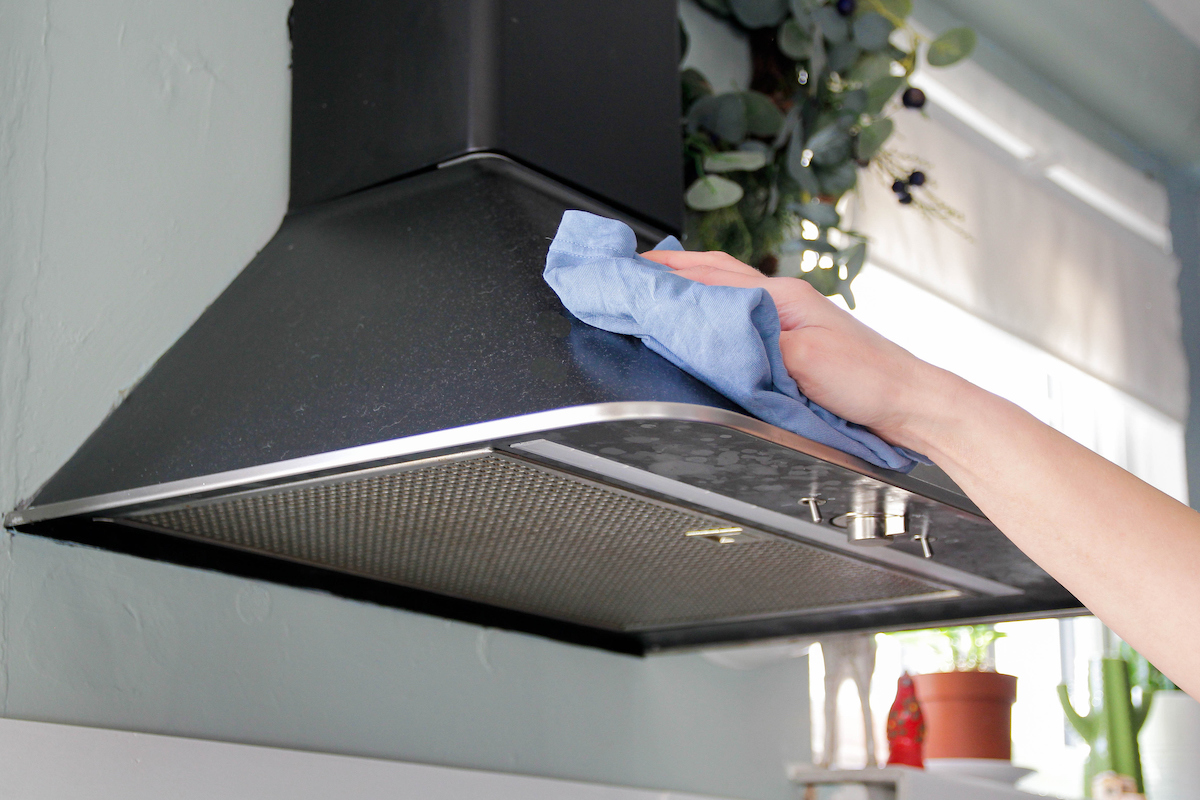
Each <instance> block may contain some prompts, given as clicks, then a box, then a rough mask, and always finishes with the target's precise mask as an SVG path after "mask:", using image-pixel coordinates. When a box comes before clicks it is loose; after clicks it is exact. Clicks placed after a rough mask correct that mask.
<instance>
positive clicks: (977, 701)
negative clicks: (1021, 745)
mask: <svg viewBox="0 0 1200 800" xmlns="http://www.w3.org/2000/svg"><path fill="white" fill-rule="evenodd" d="M938 634H939V635H940V637H941V640H942V643H943V644H942V647H943V649H944V650H946V651H948V652H949V656H950V659H949V660H950V670H949V671H947V672H936V673H932V674H925V675H914V676H913V682H914V684H915V686H916V691H917V702H919V703H920V704H921V710H922V712H923V713H924V716H925V747H924V754H925V759H926V760H931V759H939V758H954V759H961V758H970V759H980V758H982V759H997V760H1001V761H1009V760H1011V759H1012V704H1013V701H1015V700H1016V699H1017V678H1016V676H1014V675H1004V674H1001V673H999V672H996V668H995V663H994V658H993V656H992V644H993V642H995V641H996V640H997V639H999V638H1001V637H1002V636H1004V634H1003V633H1000V632H999V631H997V630H996V629H995V628H993V627H992V626H991V625H967V626H961V627H956V628H942V629H941V630H939V631H938Z"/></svg>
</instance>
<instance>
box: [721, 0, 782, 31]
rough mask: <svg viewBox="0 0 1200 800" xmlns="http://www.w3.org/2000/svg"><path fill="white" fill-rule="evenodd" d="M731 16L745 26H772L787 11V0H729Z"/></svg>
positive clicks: (780, 20)
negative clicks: (731, 10)
mask: <svg viewBox="0 0 1200 800" xmlns="http://www.w3.org/2000/svg"><path fill="white" fill-rule="evenodd" d="M729 5H730V7H731V8H732V9H733V16H734V17H735V18H736V19H737V21H738V22H740V23H741V24H742V25H744V26H746V27H747V28H750V29H754V28H773V27H775V26H776V25H778V24H779V23H781V22H783V19H784V17H786V16H787V13H788V2H787V0H729Z"/></svg>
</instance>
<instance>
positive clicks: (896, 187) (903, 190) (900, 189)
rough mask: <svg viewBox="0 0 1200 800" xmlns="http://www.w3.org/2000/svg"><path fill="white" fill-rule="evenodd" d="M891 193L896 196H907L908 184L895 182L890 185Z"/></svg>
mask: <svg viewBox="0 0 1200 800" xmlns="http://www.w3.org/2000/svg"><path fill="white" fill-rule="evenodd" d="M892 191H893V192H895V193H896V194H908V184H907V183H905V182H904V181H896V182H895V183H893V184H892Z"/></svg>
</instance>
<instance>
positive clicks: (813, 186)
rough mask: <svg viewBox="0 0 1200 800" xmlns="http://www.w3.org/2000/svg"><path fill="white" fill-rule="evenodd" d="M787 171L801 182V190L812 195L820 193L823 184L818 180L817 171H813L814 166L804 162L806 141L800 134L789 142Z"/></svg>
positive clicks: (797, 181) (798, 182)
mask: <svg viewBox="0 0 1200 800" xmlns="http://www.w3.org/2000/svg"><path fill="white" fill-rule="evenodd" d="M787 171H788V174H789V175H791V176H792V179H793V180H795V181H796V183H797V184H799V186H800V188H801V190H803V191H805V192H808V193H809V194H810V195H817V194H820V192H821V184H820V183H819V182H818V181H817V176H816V173H814V172H813V170H812V167H810V166H807V165H806V164H805V163H804V141H803V137H801V136H799V135H797V136H793V137H792V141H791V143H790V144H788V151H787Z"/></svg>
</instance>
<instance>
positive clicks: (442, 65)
mask: <svg viewBox="0 0 1200 800" xmlns="http://www.w3.org/2000/svg"><path fill="white" fill-rule="evenodd" d="M289 27H290V29H291V35H292V60H293V67H292V76H293V87H292V176H291V207H292V208H293V209H298V208H303V207H305V206H308V205H311V204H313V203H317V202H321V201H326V200H330V199H333V198H337V197H341V196H344V195H346V194H349V193H351V192H354V191H358V190H361V189H364V188H366V187H370V186H375V185H378V184H380V183H383V182H385V181H389V180H393V179H395V178H397V177H400V176H403V175H406V174H409V173H413V172H415V171H418V170H421V169H424V168H428V167H431V166H433V165H435V164H437V163H439V162H442V161H445V160H447V159H450V158H453V157H455V156H459V155H463V154H465V153H468V152H474V151H480V150H489V151H494V152H498V153H503V154H506V155H509V156H511V157H513V158H515V159H517V160H518V161H521V162H523V163H527V164H530V165H532V166H534V167H536V168H537V169H539V170H541V171H543V172H546V173H547V174H550V175H553V176H555V177H556V178H557V179H559V180H561V181H564V182H565V183H567V184H570V185H573V186H576V187H579V188H581V189H583V190H584V191H586V192H587V193H589V194H591V195H593V196H595V197H598V198H603V199H604V200H605V201H606V202H608V203H610V204H612V205H614V206H615V207H617V208H620V209H623V210H626V211H628V212H630V213H632V214H634V215H636V216H639V217H641V218H643V219H646V220H649V221H652V222H654V223H655V224H657V225H659V226H662V227H664V228H666V229H669V230H671V231H674V232H677V231H678V230H679V228H680V227H681V224H682V213H683V204H682V190H681V184H682V180H683V172H682V169H683V168H682V155H681V150H680V145H679V117H680V98H679V80H678V67H677V58H678V52H679V49H678V24H677V22H676V4H675V2H673V0H607V1H606V2H603V3H578V2H570V3H554V2H547V0H439V1H438V2H379V0H296V3H295V5H294V7H293V11H292V15H291V18H290V23H289Z"/></svg>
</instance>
